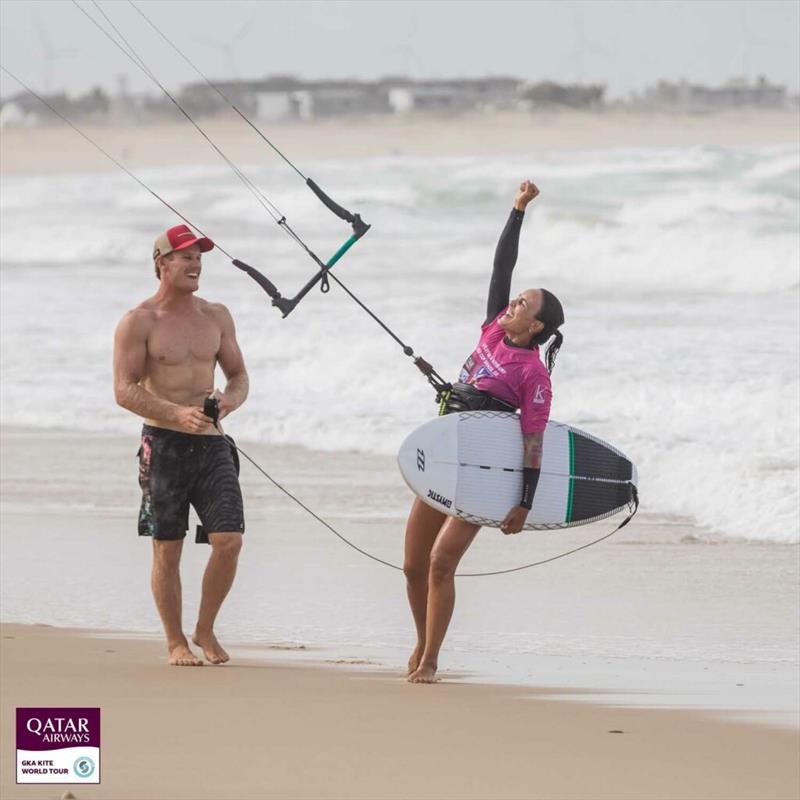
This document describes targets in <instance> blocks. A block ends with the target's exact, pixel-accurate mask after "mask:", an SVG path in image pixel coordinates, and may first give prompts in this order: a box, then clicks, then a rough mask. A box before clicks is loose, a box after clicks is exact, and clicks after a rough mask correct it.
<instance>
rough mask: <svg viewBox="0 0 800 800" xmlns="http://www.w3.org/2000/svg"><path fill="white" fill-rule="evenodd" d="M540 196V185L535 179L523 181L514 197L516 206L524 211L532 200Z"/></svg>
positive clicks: (518, 209)
mask: <svg viewBox="0 0 800 800" xmlns="http://www.w3.org/2000/svg"><path fill="white" fill-rule="evenodd" d="M538 196H539V187H538V186H537V185H536V184H535V183H534V182H533V181H522V183H521V184H520V185H519V191H518V192H517V196H516V198H515V199H514V208H516V209H517V211H524V210H525V208H526V206H527V205H528V203H530V202H531V200H533V199H535V198H536V197H538Z"/></svg>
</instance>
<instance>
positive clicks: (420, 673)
mask: <svg viewBox="0 0 800 800" xmlns="http://www.w3.org/2000/svg"><path fill="white" fill-rule="evenodd" d="M437 680H438V678H437V677H436V667H433V666H431V665H430V664H420V665H419V666H418V667H417V668H416V669H415V670H414V671H413V672H412V673H411V674H410V675H409V676H408V682H409V683H436V681H437Z"/></svg>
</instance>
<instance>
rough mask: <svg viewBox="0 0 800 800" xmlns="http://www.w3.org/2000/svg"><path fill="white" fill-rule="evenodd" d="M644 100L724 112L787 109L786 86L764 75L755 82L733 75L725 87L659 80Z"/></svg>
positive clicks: (682, 107)
mask: <svg viewBox="0 0 800 800" xmlns="http://www.w3.org/2000/svg"><path fill="white" fill-rule="evenodd" d="M644 103H645V104H646V105H650V106H657V107H661V108H674V109H678V110H681V111H721V110H724V109H731V108H785V107H786V104H787V100H786V87H785V86H779V85H777V84H774V83H770V82H769V81H768V80H767V79H766V78H765V77H763V76H761V77H760V78H759V79H758V80H757V81H755V82H754V83H750V82H749V81H747V80H746V79H744V78H733V79H731V80H730V81H728V82H727V83H726V84H725V85H724V86H718V87H710V86H703V85H700V84H692V83H689V82H688V81H685V80H684V81H680V83H670V82H669V81H659V82H658V83H657V84H656V85H655V86H654V87H652V88H650V89H647V90H646V91H645V94H644Z"/></svg>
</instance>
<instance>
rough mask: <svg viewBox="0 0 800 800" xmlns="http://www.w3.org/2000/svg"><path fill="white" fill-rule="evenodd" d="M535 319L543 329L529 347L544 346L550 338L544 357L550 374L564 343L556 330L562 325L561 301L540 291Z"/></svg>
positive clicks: (543, 290)
mask: <svg viewBox="0 0 800 800" xmlns="http://www.w3.org/2000/svg"><path fill="white" fill-rule="evenodd" d="M537 318H538V319H539V321H540V322H543V323H544V328H542V330H540V331H539V333H537V334H536V336H534V337H533V339H531V347H536V346H538V345H540V344H544V343H545V342H547V341H548V339H550V338H551V337H552V339H553V341H552V342H550V344H549V345H548V347H547V351H546V353H545V357H544V361H545V365H546V366H547V371H548V372H552V371H553V367H554V366H555V364H556V356H557V355H558V351H559V350H560V349H561V345H562V344H563V342H564V336H563V334H562V333H561V331H560V330H558V329H559V327H560V326H561V325H563V324H564V309H563V308H562V307H561V301H560V300H559V299H558V298H557V297H556V296H555V295H554V294H553V293H552V292H548V291H547V289H542V308H541V310H540V311H539V314H538V315H537Z"/></svg>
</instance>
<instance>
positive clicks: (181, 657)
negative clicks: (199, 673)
mask: <svg viewBox="0 0 800 800" xmlns="http://www.w3.org/2000/svg"><path fill="white" fill-rule="evenodd" d="M169 663H170V664H171V665H172V666H173V667H202V666H203V662H202V661H201V660H200V659H199V658H198V657H197V656H196V655H195V654H194V653H193V652H192V651H191V650H190V649H189V643H188V642H187V641H186V640H185V639H184V640H183V641H182V642H180V643H179V644H176V645H175V646H174V647H170V648H169Z"/></svg>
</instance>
